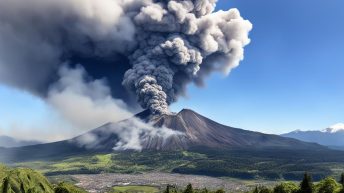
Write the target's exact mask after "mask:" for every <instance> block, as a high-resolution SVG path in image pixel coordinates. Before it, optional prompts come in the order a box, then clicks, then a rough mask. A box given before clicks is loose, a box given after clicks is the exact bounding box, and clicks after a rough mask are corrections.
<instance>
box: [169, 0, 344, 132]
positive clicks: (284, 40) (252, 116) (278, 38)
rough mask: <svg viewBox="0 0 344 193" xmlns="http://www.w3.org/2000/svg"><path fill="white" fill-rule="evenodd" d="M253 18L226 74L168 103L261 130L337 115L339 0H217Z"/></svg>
mask: <svg viewBox="0 0 344 193" xmlns="http://www.w3.org/2000/svg"><path fill="white" fill-rule="evenodd" d="M230 7H236V8H238V9H239V10H240V12H241V14H242V15H243V17H244V18H247V19H249V20H250V21H251V22H252V23H253V31H252V32H251V34H250V37H251V40H252V42H251V44H250V45H249V46H248V47H247V48H246V52H245V59H244V61H243V62H242V63H241V65H240V66H239V67H238V68H237V69H234V70H233V71H232V73H231V74H230V75H229V76H228V77H221V76H218V75H214V76H212V77H211V78H209V80H208V82H207V87H206V88H205V89H204V88H203V89H199V88H195V87H193V86H191V87H190V89H189V98H188V99H182V100H180V101H179V102H178V103H177V104H175V105H174V106H173V109H175V110H178V109H180V108H183V107H188V108H192V109H194V110H196V111H198V112H200V113H202V114H204V115H206V116H209V117H211V118H213V119H214V120H217V121H219V122H221V123H225V124H228V125H232V126H236V127H241V128H245V129H250V130H258V131H263V132H268V133H283V132H286V131H289V130H295V129H322V128H324V127H327V126H329V125H332V124H334V123H336V122H344V103H343V100H344V84H343V83H344V54H343V53H344V52H343V51H344V25H343V24H342V20H343V19H344V12H343V9H342V8H343V7H344V1H341V0H331V1H324V0H302V1H300V0H278V1H276V0H259V1H254V0H252V1H249V0H231V1H229V0H222V1H219V3H218V6H217V8H218V9H228V8H230Z"/></svg>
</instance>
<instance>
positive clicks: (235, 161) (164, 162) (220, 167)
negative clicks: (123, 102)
mask: <svg viewBox="0 0 344 193" xmlns="http://www.w3.org/2000/svg"><path fill="white" fill-rule="evenodd" d="M336 156H337V155H336ZM336 156H329V155H322V152H315V153H314V152H312V153H307V152H283V151H276V152H267V151H266V150H264V151H261V152H245V151H227V152H223V151H222V152H207V151H193V152H192V151H174V152H121V153H118V152H116V153H111V154H96V155H81V156H75V157H69V158H65V159H62V160H56V161H36V162H24V163H17V164H15V166H21V167H29V168H33V169H36V170H39V171H41V172H43V173H44V174H46V175H48V176H49V175H63V174H97V173H104V172H107V173H143V172H152V171H159V172H175V173H182V174H197V175H209V176H215V177H232V178H239V179H245V180H253V179H266V180H281V179H284V180H300V179H301V178H302V175H303V173H304V172H305V171H308V172H310V173H312V174H313V178H314V179H315V180H320V179H322V178H324V177H325V176H329V175H334V176H338V175H339V174H340V173H341V172H343V170H344V162H343V160H344V157H343V156H341V155H339V156H337V157H336Z"/></svg>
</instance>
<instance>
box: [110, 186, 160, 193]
mask: <svg viewBox="0 0 344 193" xmlns="http://www.w3.org/2000/svg"><path fill="white" fill-rule="evenodd" d="M159 191H160V190H159V188H157V187H154V186H116V187H113V192H112V193H120V192H122V193H157V192H159Z"/></svg>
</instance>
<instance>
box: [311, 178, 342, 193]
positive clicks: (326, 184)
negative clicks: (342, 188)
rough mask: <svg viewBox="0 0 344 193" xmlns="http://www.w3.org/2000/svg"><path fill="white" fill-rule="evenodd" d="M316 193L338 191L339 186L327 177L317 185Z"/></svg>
mask: <svg viewBox="0 0 344 193" xmlns="http://www.w3.org/2000/svg"><path fill="white" fill-rule="evenodd" d="M316 187H317V190H318V191H317V192H318V193H333V192H335V191H336V190H338V189H339V185H338V183H337V182H336V180H335V179H334V178H332V177H327V178H325V179H323V180H321V181H320V182H319V184H317V186H316Z"/></svg>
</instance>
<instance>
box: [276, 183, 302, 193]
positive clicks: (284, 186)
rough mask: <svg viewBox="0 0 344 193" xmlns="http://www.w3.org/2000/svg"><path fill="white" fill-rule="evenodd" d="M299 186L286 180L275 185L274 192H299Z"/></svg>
mask: <svg viewBox="0 0 344 193" xmlns="http://www.w3.org/2000/svg"><path fill="white" fill-rule="evenodd" d="M297 191H298V187H297V185H296V184H295V183H291V182H284V183H281V184H279V185H277V186H275V188H274V190H273V192H274V193H297Z"/></svg>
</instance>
